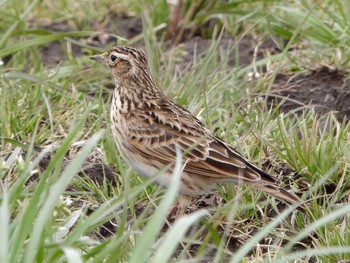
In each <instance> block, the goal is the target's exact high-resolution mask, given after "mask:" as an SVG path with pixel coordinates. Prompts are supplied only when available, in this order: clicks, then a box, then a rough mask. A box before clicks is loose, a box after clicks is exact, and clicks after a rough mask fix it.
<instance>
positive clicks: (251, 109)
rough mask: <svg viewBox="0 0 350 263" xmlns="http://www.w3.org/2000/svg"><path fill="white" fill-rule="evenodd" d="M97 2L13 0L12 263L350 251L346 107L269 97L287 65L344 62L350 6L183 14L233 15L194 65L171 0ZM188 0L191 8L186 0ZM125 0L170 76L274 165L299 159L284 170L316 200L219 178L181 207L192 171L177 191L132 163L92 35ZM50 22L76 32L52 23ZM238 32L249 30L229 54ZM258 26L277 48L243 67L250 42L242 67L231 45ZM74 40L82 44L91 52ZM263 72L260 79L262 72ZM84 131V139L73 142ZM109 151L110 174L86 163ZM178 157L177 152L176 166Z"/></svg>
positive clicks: (258, 158)
mask: <svg viewBox="0 0 350 263" xmlns="http://www.w3.org/2000/svg"><path fill="white" fill-rule="evenodd" d="M204 2H205V3H204V4H205V6H206V7H207V6H208V2H206V1H204ZM84 3H85V2H84ZM84 3H83V2H78V1H71V2H67V1H56V2H55V3H50V2H48V1H17V0H15V1H2V2H1V3H0V6H1V8H0V10H1V11H0V20H1V21H2V23H0V58H1V60H2V61H3V62H4V63H5V65H2V66H0V101H1V103H0V119H1V124H0V138H1V151H0V171H1V174H0V177H1V180H0V193H1V195H0V233H1V235H0V258H1V259H2V261H3V262H56V261H59V262H62V261H63V262H89V261H90V262H146V261H149V262H169V261H171V262H175V261H176V262H201V261H205V260H210V261H213V262H255V261H266V262H286V261H296V262H308V260H310V259H312V260H315V261H322V262H336V261H340V260H349V258H350V247H349V242H350V240H349V236H350V228H349V224H348V221H349V219H348V215H349V212H350V206H349V205H348V204H347V199H348V196H349V184H350V182H349V176H348V175H349V173H350V168H349V163H350V155H349V152H350V142H349V134H350V132H349V129H350V124H349V122H347V121H346V120H344V121H339V120H337V119H336V118H335V115H334V114H333V113H329V114H327V115H323V116H320V115H318V114H316V113H315V111H314V110H313V109H312V108H310V107H301V108H300V109H296V110H293V111H290V112H288V113H285V114H283V113H282V112H281V110H280V109H281V107H282V106H283V102H281V103H280V104H279V105H278V107H275V108H270V107H269V106H268V105H267V104H266V101H265V99H264V98H265V95H266V94H267V93H269V91H270V90H271V87H272V84H273V82H274V80H275V77H276V74H277V73H280V72H282V73H283V72H288V73H290V72H293V71H295V75H297V74H300V73H303V72H305V71H307V69H309V68H314V67H315V66H317V65H322V64H325V63H326V64H328V65H331V66H333V67H337V68H339V69H346V68H347V66H348V64H349V57H348V56H349V55H348V54H350V53H349V52H348V51H349V50H348V49H349V45H348V44H349V43H348V41H349V39H350V38H349V32H348V30H347V28H348V19H347V16H346V14H347V13H348V10H349V9H350V5H349V4H345V3H340V2H339V1H327V0H324V1H318V2H317V3H315V2H314V1H295V2H294V3H293V4H289V2H287V1H247V2H245V3H243V2H242V1H229V3H228V4H227V5H223V3H222V2H221V1H215V6H214V7H212V8H203V9H199V10H198V12H194V13H192V14H189V15H187V16H186V14H183V16H182V17H181V18H183V19H184V20H183V21H184V22H186V23H183V24H184V25H185V26H186V25H187V26H188V25H196V26H198V27H201V25H202V24H203V23H205V21H208V20H209V19H211V18H214V19H215V21H216V22H217V20H220V23H217V25H218V26H217V27H213V28H212V31H211V32H210V35H211V36H213V38H212V40H211V41H210V43H209V48H208V50H207V52H206V53H205V54H202V53H201V52H200V51H199V47H195V48H194V54H193V56H192V57H191V64H190V65H189V64H188V60H186V58H187V56H188V53H186V51H185V49H184V48H183V46H181V45H180V46H176V47H175V48H173V49H172V50H171V51H169V49H168V43H167V41H166V37H167V31H166V30H165V29H164V28H163V26H162V24H163V23H171V20H170V19H169V11H168V10H167V6H166V4H165V1H156V0H149V1H147V3H146V4H145V5H143V4H142V3H141V2H138V1H129V2H128V3H127V4H125V2H124V3H123V4H119V3H117V2H113V3H111V2H110V1H107V0H104V1H98V2H97V1H88V2H86V4H84ZM187 4H188V3H187ZM152 6H154V8H153V7H152ZM151 7H152V8H151ZM186 8H187V9H185V10H191V8H190V5H189V4H188V5H187V6H186ZM121 10H123V11H125V12H130V13H132V12H134V13H136V14H137V15H140V16H142V19H143V25H144V30H143V33H142V34H141V35H140V36H138V37H137V38H134V39H133V40H130V42H131V43H137V41H139V42H138V43H140V42H142V43H144V44H145V45H144V46H145V49H146V51H147V54H148V57H149V58H151V61H150V62H151V68H152V71H153V72H154V73H155V74H154V75H155V78H156V82H157V83H158V85H159V87H161V88H162V89H163V91H164V92H165V93H166V94H167V95H168V96H169V97H171V98H172V99H173V100H175V101H176V102H178V103H179V104H181V105H183V106H184V107H186V108H188V109H189V110H190V111H191V112H193V113H194V114H195V115H196V116H198V117H199V118H200V119H201V120H202V121H203V123H205V125H206V126H207V127H209V128H210V129H211V130H213V131H215V133H216V134H217V135H218V136H219V137H221V138H223V139H224V140H226V141H227V142H229V143H230V144H232V145H233V146H235V147H236V148H237V149H238V150H239V151H240V152H242V153H243V154H244V155H245V156H246V157H247V158H248V159H249V160H251V161H252V162H254V163H256V164H257V165H259V166H264V165H265V164H266V162H269V163H272V165H271V166H268V168H267V169H268V170H269V172H271V173H274V174H276V172H275V171H274V168H275V169H276V168H278V167H285V166H287V167H291V169H292V171H294V172H295V173H296V174H298V176H294V175H293V173H288V174H284V177H283V178H284V179H286V180H287V182H285V184H287V185H290V186H291V188H292V190H293V191H294V192H298V193H304V194H303V198H304V199H305V200H307V199H308V200H310V202H309V204H310V211H306V212H305V213H298V212H297V213H295V212H293V211H292V210H293V209H292V208H290V209H287V210H284V211H281V210H280V209H279V205H278V202H277V201H275V200H274V199H273V198H270V197H268V196H266V195H265V194H263V193H261V192H258V191H255V190H254V189H251V188H249V187H240V188H239V189H238V188H237V187H234V186H232V185H220V186H217V188H216V190H215V193H214V195H215V196H216V198H217V200H215V199H208V200H209V201H207V202H211V203H210V204H211V206H209V208H208V209H207V210H201V209H197V210H196V211H195V212H194V213H191V214H188V215H186V216H184V217H182V218H180V219H178V220H176V221H175V222H169V221H168V219H167V213H168V210H169V208H170V207H171V206H172V204H173V203H174V200H175V197H176V193H177V188H178V185H177V183H178V180H177V177H178V176H179V170H177V171H175V172H174V183H173V184H172V187H171V188H170V189H168V190H167V191H165V190H164V189H162V188H160V187H158V186H156V185H154V184H153V183H152V182H153V181H154V179H155V177H156V176H159V175H155V177H154V178H150V179H148V180H146V179H144V178H140V177H139V176H138V175H137V174H135V172H132V171H131V170H130V169H129V168H128V166H127V165H126V164H125V163H124V162H123V161H122V158H121V157H120V155H119V153H118V151H117V149H116V147H115V145H114V142H113V139H112V136H111V132H110V130H109V129H110V128H109V114H108V111H109V101H110V94H111V91H110V90H109V89H108V88H107V87H108V85H111V80H110V78H109V74H108V72H107V70H106V69H104V68H102V67H101V66H100V65H98V64H94V63H91V61H90V60H89V58H88V57H89V55H91V54H94V53H95V52H97V51H99V50H101V48H98V47H94V46H92V44H90V42H88V41H86V40H87V38H88V37H89V36H91V35H93V34H94V33H96V27H95V26H94V22H99V23H103V22H104V21H105V17H106V15H107V14H108V13H111V14H113V12H116V11H118V12H119V11H121ZM192 10H193V9H192ZM191 12H192V11H191ZM189 18H191V19H190V20H189ZM48 22H49V23H50V22H56V23H63V24H65V25H69V28H70V30H69V31H68V32H54V31H53V30H50V29H47V28H46V29H44V28H42V27H41V26H42V25H43V24H45V23H46V24H47V23H48ZM220 28H224V31H222V30H220ZM114 33H115V32H114ZM227 33H229V34H231V37H232V39H235V40H237V41H235V42H234V41H232V43H230V44H228V45H227V48H226V50H224V51H222V53H221V54H219V55H218V54H217V50H218V47H219V45H220V43H221V41H223V40H224V38H225V36H226V35H225V34H227ZM245 35H253V36H254V37H256V38H258V39H265V38H267V37H270V38H272V39H273V40H274V42H275V43H277V45H278V46H279V48H280V51H278V52H277V53H276V54H274V55H271V54H270V55H269V54H267V55H266V56H265V58H263V59H258V58H257V57H256V59H255V60H254V61H253V63H251V64H249V65H247V66H244V67H239V66H238V65H239V64H240V61H239V57H238V56H237V57H236V58H235V59H236V61H235V62H234V64H235V65H236V66H235V67H233V66H232V64H230V63H232V62H229V61H228V60H229V58H230V56H229V54H231V53H230V52H231V51H234V52H236V53H239V52H242V49H240V43H241V42H240V40H241V39H242V38H243V37H244V36H245ZM286 40H287V41H286ZM55 41H56V42H57V43H59V46H60V47H61V48H62V50H63V53H64V57H65V59H64V60H63V61H61V62H60V63H59V64H58V65H57V66H56V67H54V68H48V67H46V66H45V65H43V63H42V60H43V58H42V54H43V49H44V48H45V47H49V46H50V45H51V44H52V43H53V42H55ZM119 41H120V42H121V43H123V44H129V42H128V41H129V40H119ZM113 44H114V43H113ZM113 44H110V45H113ZM74 46H79V47H81V49H82V51H83V52H82V54H81V55H80V56H75V53H74V52H73V49H72V47H74ZM292 47H302V48H299V49H293V48H292ZM264 67H267V68H268V70H269V71H268V73H266V74H265V73H264V71H263V70H262V69H263V68H264ZM250 72H253V73H260V75H261V77H260V78H257V79H254V78H253V79H251V78H249V77H248V74H249V73H250ZM285 100H288V98H285ZM81 141H85V144H84V146H83V147H77V146H74V145H76V143H77V142H81ZM77 152H78V153H77ZM101 153H103V154H101ZM96 159H97V161H98V162H104V163H105V164H107V165H110V166H113V171H114V174H113V178H114V179H113V180H109V179H108V178H109V177H108V171H107V170H102V171H101V172H100V174H99V176H100V178H102V180H100V181H96V180H94V179H93V178H92V177H90V175H89V174H88V173H87V172H86V167H87V165H89V164H91V163H94V162H95V161H96ZM180 164H181V158H180V156H179V157H178V159H177V167H178V169H179V168H180ZM272 167H273V168H272ZM82 170H85V173H84V172H82ZM282 184H283V182H282ZM330 185H333V186H334V190H333V191H332V192H331V194H329V193H328V192H327V191H328V187H329V186H330ZM208 197H209V198H210V197H212V196H208ZM202 202H206V199H203V200H202ZM212 203H217V204H216V205H212Z"/></svg>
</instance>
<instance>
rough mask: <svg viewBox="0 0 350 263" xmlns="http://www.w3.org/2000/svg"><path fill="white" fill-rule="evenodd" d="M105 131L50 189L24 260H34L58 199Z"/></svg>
mask: <svg viewBox="0 0 350 263" xmlns="http://www.w3.org/2000/svg"><path fill="white" fill-rule="evenodd" d="M102 134H103V132H102V131H101V132H99V133H97V134H96V135H94V136H93V137H92V138H91V139H90V141H89V142H88V143H87V144H86V145H85V146H84V147H83V148H82V150H81V151H79V153H78V154H77V155H76V157H75V158H74V159H73V160H72V161H71V162H70V163H69V165H68V166H67V168H66V169H65V170H64V171H63V173H62V175H61V176H60V177H59V178H58V180H57V182H56V183H55V184H53V185H52V186H51V188H50V189H49V195H48V197H47V199H46V200H45V203H44V204H43V207H42V209H41V210H40V212H39V215H38V217H37V219H36V222H35V225H34V227H33V230H32V232H31V238H30V240H29V243H28V246H27V249H26V252H25V254H24V262H28V263H30V262H33V261H34V259H35V257H36V253H37V249H38V246H39V245H40V243H41V242H42V240H41V238H42V235H43V232H44V230H45V228H46V224H47V223H48V221H49V220H50V218H51V214H52V212H53V210H54V208H55V204H56V201H57V199H58V198H59V197H60V195H61V194H62V193H63V191H64V190H65V188H66V187H67V185H68V184H69V183H70V181H71V180H72V178H73V176H75V175H76V174H77V172H78V171H79V169H80V168H81V166H82V165H83V163H84V161H85V159H86V158H87V157H88V155H89V154H90V152H91V151H92V149H93V148H94V147H95V145H96V143H97V142H98V141H99V140H100V139H101V137H102Z"/></svg>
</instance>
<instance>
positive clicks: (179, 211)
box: [169, 195, 192, 219]
mask: <svg viewBox="0 0 350 263" xmlns="http://www.w3.org/2000/svg"><path fill="white" fill-rule="evenodd" d="M191 200H192V198H191V197H190V196H188V195H180V196H179V197H178V198H177V200H176V202H175V204H174V205H173V207H172V208H171V209H170V213H169V215H170V217H171V218H174V219H176V218H179V217H181V216H183V215H184V214H185V213H186V210H187V208H188V207H189V205H190V204H191Z"/></svg>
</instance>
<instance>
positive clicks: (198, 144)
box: [127, 104, 275, 183]
mask: <svg viewBox="0 0 350 263" xmlns="http://www.w3.org/2000/svg"><path fill="white" fill-rule="evenodd" d="M127 122H128V123H127V127H128V134H127V138H128V140H129V144H130V145H132V146H133V148H134V150H135V151H138V153H139V154H141V155H142V156H143V159H144V160H149V162H150V164H152V163H154V162H153V161H154V160H155V159H156V160H157V161H158V162H159V163H162V164H164V165H166V164H169V163H171V162H175V159H176V146H178V147H180V149H181V150H182V152H183V153H184V158H185V160H186V166H185V168H184V170H185V171H186V172H188V173H190V174H196V175H198V176H203V177H207V178H210V180H214V181H215V180H216V179H218V180H227V181H231V180H232V181H240V180H241V181H242V182H246V183H255V182H259V181H261V180H262V181H265V182H271V183H273V182H274V181H275V180H274V178H273V177H271V176H270V175H268V174H267V173H265V172H263V171H261V170H260V169H258V168H256V167H255V166H253V165H251V164H250V163H248V162H247V161H246V160H245V159H244V158H243V157H242V156H241V155H240V154H239V153H237V152H236V151H235V150H234V149H233V148H232V147H230V146H229V145H227V144H226V143H224V142H223V141H221V140H220V139H218V138H216V137H215V136H214V135H212V134H211V133H210V131H209V130H208V129H206V128H205V127H204V126H203V125H202V124H201V122H200V121H199V120H198V119H197V118H195V117H194V116H193V115H192V114H191V113H190V112H188V111H187V110H185V109H183V108H181V107H179V106H177V105H176V104H173V105H171V107H168V108H167V107H165V106H164V105H163V106H162V107H154V108H150V109H148V108H146V109H143V110H135V111H134V112H133V113H132V114H130V116H129V118H128V119H127Z"/></svg>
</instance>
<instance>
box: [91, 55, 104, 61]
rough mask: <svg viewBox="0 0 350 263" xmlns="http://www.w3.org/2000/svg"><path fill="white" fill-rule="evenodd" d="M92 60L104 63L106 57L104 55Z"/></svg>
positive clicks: (94, 57)
mask: <svg viewBox="0 0 350 263" xmlns="http://www.w3.org/2000/svg"><path fill="white" fill-rule="evenodd" d="M90 59H92V60H96V61H99V62H104V61H105V57H104V56H103V55H102V54H99V55H95V56H92V57H90Z"/></svg>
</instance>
